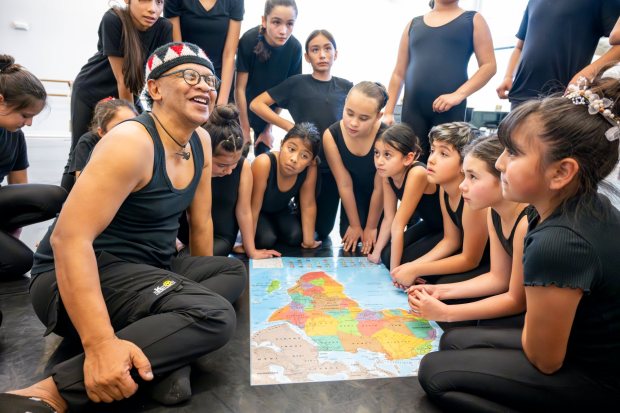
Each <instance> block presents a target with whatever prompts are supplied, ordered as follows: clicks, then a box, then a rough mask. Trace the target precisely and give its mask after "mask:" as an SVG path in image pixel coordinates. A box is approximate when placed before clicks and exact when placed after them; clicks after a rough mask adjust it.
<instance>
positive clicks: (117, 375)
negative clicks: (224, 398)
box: [0, 43, 246, 412]
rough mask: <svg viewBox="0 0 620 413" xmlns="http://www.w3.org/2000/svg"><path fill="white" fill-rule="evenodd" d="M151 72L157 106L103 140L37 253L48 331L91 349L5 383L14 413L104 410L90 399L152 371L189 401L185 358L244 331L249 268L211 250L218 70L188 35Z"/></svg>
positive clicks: (116, 395) (128, 390) (122, 390)
mask: <svg viewBox="0 0 620 413" xmlns="http://www.w3.org/2000/svg"><path fill="white" fill-rule="evenodd" d="M146 79H147V81H146V85H145V93H144V95H143V96H144V98H145V100H146V102H147V103H148V105H149V107H150V111H148V112H145V113H143V114H142V115H139V116H138V117H136V118H134V119H133V120H130V121H127V122H124V123H122V124H120V125H118V126H116V127H115V128H113V129H112V130H111V131H110V132H108V134H107V135H106V138H105V139H103V140H102V141H101V143H99V144H98V145H97V147H96V148H95V150H94V152H93V154H92V156H91V159H90V161H89V163H88V165H87V166H86V168H84V171H83V173H82V174H81V175H80V178H79V179H78V180H77V182H76V184H75V186H74V188H73V191H72V193H71V197H70V198H69V199H68V200H67V202H66V203H65V204H64V207H63V210H62V211H61V213H60V215H59V217H58V218H57V220H56V221H55V222H54V224H53V225H52V226H51V227H50V230H49V231H48V233H47V234H46V236H45V237H44V239H43V240H42V241H41V244H40V246H39V248H38V249H37V252H36V254H35V265H34V267H33V270H32V277H33V280H32V284H31V289H30V292H31V295H32V302H33V306H34V309H35V312H36V313H37V315H38V316H39V318H40V319H41V320H42V321H43V323H44V324H45V325H46V326H47V332H48V333H49V332H55V333H56V334H59V335H61V336H64V337H72V338H75V339H78V338H79V339H80V341H81V343H82V345H83V348H84V353H83V354H80V355H78V356H76V357H74V358H71V359H69V360H67V361H65V362H62V363H60V364H58V365H56V366H55V367H54V368H53V369H52V375H51V377H48V378H47V379H45V380H43V381H41V382H39V383H36V384H35V385H33V386H31V387H28V388H26V389H21V390H16V391H13V392H11V393H10V394H9V393H5V394H2V395H0V411H2V412H18V411H19V412H24V411H31V412H51V411H54V410H55V411H58V412H64V411H66V410H67V409H69V410H71V411H84V410H91V409H92V406H90V403H92V402H96V403H97V402H106V403H110V402H113V401H115V400H122V399H125V398H128V397H130V396H132V395H133V394H134V393H135V392H136V391H137V389H138V386H139V385H142V383H147V382H150V383H149V386H153V383H156V384H155V385H154V386H155V387H154V388H155V390H156V391H153V392H152V393H153V394H155V393H157V394H158V395H159V397H158V398H157V399H158V400H159V401H161V402H164V403H169V404H171V403H175V402H180V401H183V400H186V399H187V398H188V397H189V396H190V395H191V393H190V392H191V389H190V387H189V381H188V375H187V367H186V366H188V365H189V364H190V363H191V362H192V361H194V360H196V359H197V358H199V357H200V356H202V355H204V354H207V353H209V352H211V351H213V350H215V349H217V348H219V347H221V346H223V345H224V344H225V343H226V342H227V341H228V340H229V339H230V337H231V336H232V334H233V332H234V330H235V321H236V318H235V311H234V309H233V308H232V306H231V302H234V301H235V300H236V299H237V298H238V297H239V295H240V294H241V292H242V291H243V289H244V287H245V283H246V271H245V267H244V266H243V264H242V263H241V262H240V261H238V260H235V259H232V258H225V257H208V255H211V252H212V242H213V240H212V238H213V237H212V234H211V232H212V231H211V230H212V229H211V222H210V220H209V219H207V218H206V217H209V216H210V208H211V188H210V182H211V165H210V163H211V144H210V142H209V136H208V134H207V132H206V131H204V130H203V129H202V128H199V126H200V125H202V124H203V123H204V122H206V120H207V118H208V116H209V105H210V103H211V102H212V101H214V100H215V90H216V88H217V86H218V83H219V80H218V79H217V78H216V77H215V75H214V70H213V65H212V63H211V61H210V60H209V59H208V58H207V56H206V55H205V54H204V52H203V51H202V50H200V48H198V47H197V46H195V45H192V44H189V43H170V44H167V45H165V46H162V47H160V48H159V49H157V50H156V51H155V52H154V53H153V55H151V57H150V58H149V59H148V62H147V67H146ZM186 209H187V210H188V218H189V219H188V221H189V222H190V223H191V224H190V225H191V227H190V231H191V232H190V251H191V256H187V257H182V258H179V257H175V238H176V231H177V228H178V219H179V216H180V214H181V213H182V212H183V211H185V210H186ZM179 371H185V373H184V374H180V373H179ZM171 372H174V373H171ZM179 378H180V379H179ZM171 382H172V384H173V387H174V391H173V392H171V393H169V394H168V396H169V397H167V394H166V392H167V391H168V389H167V388H166V386H168V385H169V384H170V383H171Z"/></svg>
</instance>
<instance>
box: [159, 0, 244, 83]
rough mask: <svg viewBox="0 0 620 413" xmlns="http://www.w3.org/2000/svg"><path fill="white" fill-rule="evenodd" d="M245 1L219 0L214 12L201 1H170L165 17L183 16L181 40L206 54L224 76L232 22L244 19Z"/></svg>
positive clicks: (217, 70) (218, 74)
mask: <svg viewBox="0 0 620 413" xmlns="http://www.w3.org/2000/svg"><path fill="white" fill-rule="evenodd" d="M243 14H244V8H243V0H217V1H216V2H215V4H214V5H213V7H212V8H211V9H210V10H207V9H205V8H204V6H203V5H202V4H201V3H200V1H197V0H166V3H165V6H164V16H165V17H168V18H171V17H179V21H180V23H181V38H182V39H183V41H184V42H190V43H194V44H196V45H198V46H200V48H201V49H202V50H204V51H205V53H206V54H207V56H209V58H210V59H211V62H213V66H214V67H215V71H216V75H217V76H218V77H221V76H222V53H223V52H224V44H225V43H226V35H227V34H228V25H229V23H230V20H236V21H241V20H243Z"/></svg>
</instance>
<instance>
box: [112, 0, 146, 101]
mask: <svg viewBox="0 0 620 413" xmlns="http://www.w3.org/2000/svg"><path fill="white" fill-rule="evenodd" d="M112 10H113V11H114V13H115V14H116V15H117V16H118V18H119V19H120V20H121V24H122V26H123V33H122V36H121V38H122V40H123V46H122V51H123V78H124V81H125V86H127V89H129V90H130V91H131V93H132V94H134V95H139V94H140V91H141V90H142V87H143V86H144V60H145V59H144V50H143V48H142V42H141V41H140V34H139V33H138V29H137V27H136V26H135V24H134V22H133V20H132V17H131V13H130V11H129V5H127V7H122V8H121V7H118V6H113V7H112Z"/></svg>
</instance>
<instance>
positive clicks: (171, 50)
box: [145, 42, 215, 80]
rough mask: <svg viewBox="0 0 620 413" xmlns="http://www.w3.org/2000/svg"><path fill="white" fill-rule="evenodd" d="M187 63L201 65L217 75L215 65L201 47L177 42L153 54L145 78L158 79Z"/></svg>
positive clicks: (147, 63)
mask: <svg viewBox="0 0 620 413" xmlns="http://www.w3.org/2000/svg"><path fill="white" fill-rule="evenodd" d="M185 63H196V64H199V65H201V66H204V67H206V68H207V69H209V70H211V72H213V74H215V69H214V68H213V63H211V60H209V58H208V57H207V55H206V54H205V52H203V51H202V49H201V48H200V47H198V46H196V45H195V44H192V43H184V42H177V43H168V44H165V45H163V46H160V47H158V48H157V49H156V50H155V51H154V52H153V54H151V56H150V57H149V58H148V60H147V61H146V69H145V75H146V76H145V78H146V80H149V79H157V78H159V77H160V76H161V75H162V74H164V73H165V72H167V71H168V70H170V69H172V68H173V67H176V66H179V65H182V64H185Z"/></svg>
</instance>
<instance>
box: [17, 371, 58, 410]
mask: <svg viewBox="0 0 620 413" xmlns="http://www.w3.org/2000/svg"><path fill="white" fill-rule="evenodd" d="M7 393H10V394H17V395H19V396H26V397H36V398H38V399H41V400H43V401H44V402H45V403H47V404H49V405H50V406H52V408H54V410H56V411H57V412H58V413H64V412H66V411H67V408H68V406H67V403H66V402H65V400H64V399H63V398H62V397H61V396H60V393H58V388H57V387H56V383H54V380H53V379H52V378H51V377H48V378H47V379H45V380H42V381H40V382H38V383H35V384H33V385H32V386H30V387H26V388H25V389H20V390H13V391H9V392H7Z"/></svg>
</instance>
